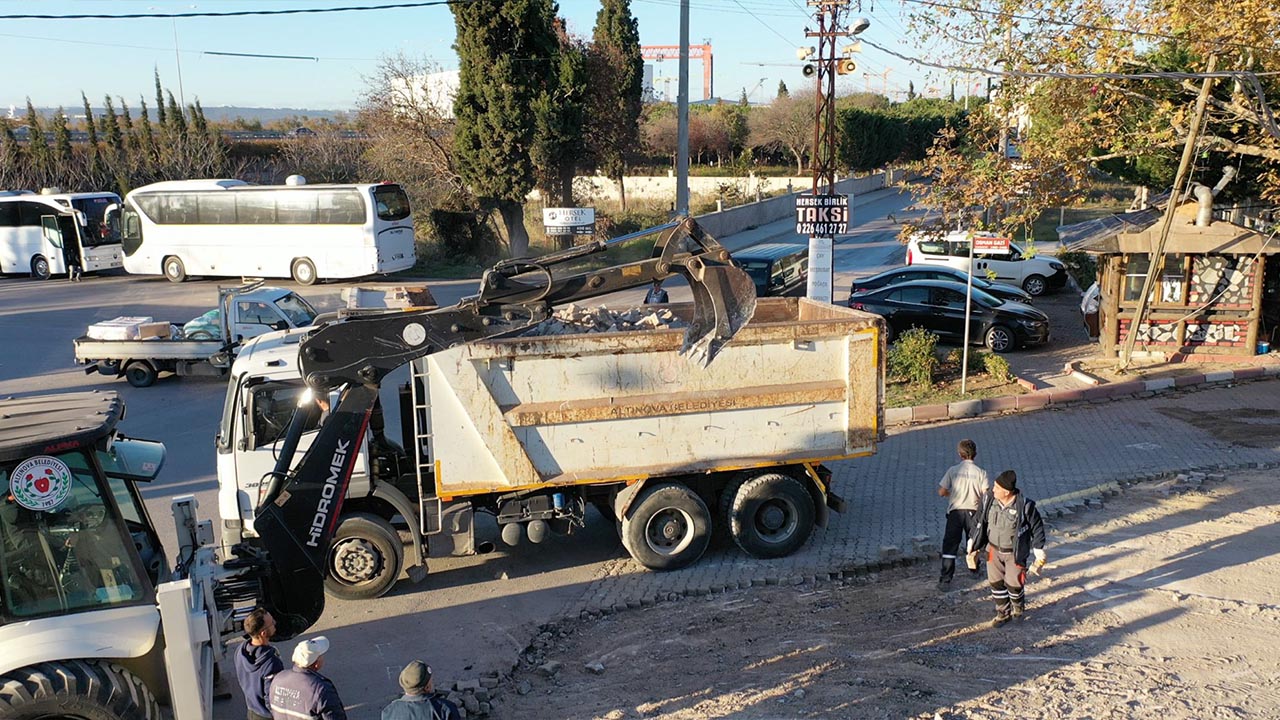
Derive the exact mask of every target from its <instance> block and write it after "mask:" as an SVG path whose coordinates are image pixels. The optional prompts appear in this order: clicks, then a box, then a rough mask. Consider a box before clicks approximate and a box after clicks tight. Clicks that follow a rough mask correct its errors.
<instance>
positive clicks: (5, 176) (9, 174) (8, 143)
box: [0, 118, 22, 187]
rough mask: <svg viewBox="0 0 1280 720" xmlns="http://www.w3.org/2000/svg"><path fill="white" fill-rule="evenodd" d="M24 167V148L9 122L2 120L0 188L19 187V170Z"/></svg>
mask: <svg viewBox="0 0 1280 720" xmlns="http://www.w3.org/2000/svg"><path fill="white" fill-rule="evenodd" d="M20 167H22V147H21V146H20V145H18V138H17V137H15V136H14V134H13V127H12V126H11V125H10V123H9V121H8V120H6V119H4V118H0V187H5V186H17V185H18V184H19V183H18V181H17V180H18V168H20Z"/></svg>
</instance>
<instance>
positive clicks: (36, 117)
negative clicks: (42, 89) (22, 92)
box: [27, 98, 52, 182]
mask: <svg viewBox="0 0 1280 720" xmlns="http://www.w3.org/2000/svg"><path fill="white" fill-rule="evenodd" d="M27 153H28V154H29V155H30V156H31V167H32V168H33V169H34V170H35V171H36V174H37V175H39V176H40V178H41V182H43V177H44V173H45V171H46V170H48V168H49V165H50V162H51V160H52V159H51V158H50V156H49V141H48V139H46V138H45V136H44V125H43V124H42V123H41V122H40V114H39V113H37V112H36V109H35V106H33V105H32V104H31V98H27Z"/></svg>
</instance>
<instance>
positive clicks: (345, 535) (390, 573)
mask: <svg viewBox="0 0 1280 720" xmlns="http://www.w3.org/2000/svg"><path fill="white" fill-rule="evenodd" d="M403 567H404V544H403V543H401V542H400V534H399V533H397V532H396V529H395V528H394V527H392V526H391V523H389V522H387V521H386V520H385V519H384V518H382V517H380V516H378V515H372V514H370V513H352V514H350V515H347V516H346V517H344V518H343V519H342V523H341V524H339V525H338V531H337V532H335V533H334V535H333V544H332V545H331V546H330V547H329V567H328V572H327V573H325V578H324V589H325V591H327V592H328V593H329V594H330V595H332V596H334V597H336V598H340V599H342V600H368V599H370V598H376V597H381V596H382V595H384V594H386V592H387V591H388V590H390V589H391V586H392V585H395V583H396V578H398V577H400V570H401V569H403Z"/></svg>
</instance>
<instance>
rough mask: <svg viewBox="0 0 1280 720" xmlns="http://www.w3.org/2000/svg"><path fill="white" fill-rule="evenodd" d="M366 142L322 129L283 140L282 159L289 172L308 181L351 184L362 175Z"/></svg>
mask: <svg viewBox="0 0 1280 720" xmlns="http://www.w3.org/2000/svg"><path fill="white" fill-rule="evenodd" d="M367 144H368V143H367V141H365V140H360V139H357V138H350V137H346V136H344V135H343V134H342V133H341V132H338V131H336V130H325V131H323V132H318V133H316V134H315V135H305V136H301V137H296V138H291V139H289V140H287V141H285V143H284V146H283V147H281V149H280V155H281V160H282V162H283V164H284V166H285V167H286V168H287V169H288V171H289V172H290V173H298V174H300V175H302V176H304V177H306V178H307V180H308V181H311V182H327V183H353V182H360V181H361V179H362V176H363V175H364V172H363V170H364V163H363V161H362V156H363V154H364V151H365V148H366V146H367Z"/></svg>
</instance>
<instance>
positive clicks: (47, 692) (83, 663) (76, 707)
mask: <svg viewBox="0 0 1280 720" xmlns="http://www.w3.org/2000/svg"><path fill="white" fill-rule="evenodd" d="M0 717H4V718H6V719H8V720H41V719H43V718H77V719H78V720H161V717H162V716H161V715H160V706H159V705H158V704H157V703H156V698H155V696H154V695H152V694H151V691H150V690H148V689H147V686H146V685H144V684H143V683H142V681H141V680H140V679H138V677H137V676H136V675H134V674H133V673H131V672H129V671H128V670H125V669H124V668H122V667H120V666H119V665H115V664H112V663H108V662H103V661H101V660H67V661H63V662H53V663H41V664H40V665H36V666H33V667H25V668H19V669H17V670H14V671H13V672H10V673H7V674H5V675H2V676H0Z"/></svg>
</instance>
